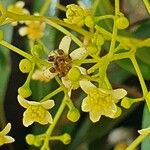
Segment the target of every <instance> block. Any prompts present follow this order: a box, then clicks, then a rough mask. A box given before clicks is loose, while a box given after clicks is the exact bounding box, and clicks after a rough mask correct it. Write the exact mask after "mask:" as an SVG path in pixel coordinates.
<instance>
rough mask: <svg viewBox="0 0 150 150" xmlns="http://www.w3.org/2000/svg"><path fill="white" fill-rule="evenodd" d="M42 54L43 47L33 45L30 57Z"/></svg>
mask: <svg viewBox="0 0 150 150" xmlns="http://www.w3.org/2000/svg"><path fill="white" fill-rule="evenodd" d="M43 52H44V51H43V46H42V45H41V44H35V45H34V46H33V48H32V49H31V53H32V55H33V56H36V57H40V56H43Z"/></svg>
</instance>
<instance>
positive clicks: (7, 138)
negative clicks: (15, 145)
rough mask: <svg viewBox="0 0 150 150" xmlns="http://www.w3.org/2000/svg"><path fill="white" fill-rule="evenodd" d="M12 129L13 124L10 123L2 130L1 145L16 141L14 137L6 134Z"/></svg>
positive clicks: (0, 134) (0, 135)
mask: <svg viewBox="0 0 150 150" xmlns="http://www.w3.org/2000/svg"><path fill="white" fill-rule="evenodd" d="M10 129H11V124H10V123H8V124H7V125H6V127H5V128H4V129H3V130H2V131H1V132H0V146H2V145H3V144H7V143H12V142H14V141H15V140H14V138H12V137H11V136H7V135H6V134H7V133H9V131H10Z"/></svg>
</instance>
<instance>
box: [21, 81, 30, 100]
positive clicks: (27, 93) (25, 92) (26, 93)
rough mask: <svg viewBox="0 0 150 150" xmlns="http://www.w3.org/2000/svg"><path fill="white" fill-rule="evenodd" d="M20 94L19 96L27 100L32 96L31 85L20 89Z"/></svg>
mask: <svg viewBox="0 0 150 150" xmlns="http://www.w3.org/2000/svg"><path fill="white" fill-rule="evenodd" d="M18 93H19V95H21V96H22V97H23V98H27V97H29V96H31V94H32V91H31V89H30V87H29V85H26V84H24V85H23V86H21V87H20V88H19V89H18Z"/></svg>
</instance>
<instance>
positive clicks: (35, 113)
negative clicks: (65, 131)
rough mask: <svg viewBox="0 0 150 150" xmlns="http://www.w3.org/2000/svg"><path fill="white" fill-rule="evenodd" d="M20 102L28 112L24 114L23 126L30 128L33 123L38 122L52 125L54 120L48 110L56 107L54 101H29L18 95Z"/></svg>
mask: <svg viewBox="0 0 150 150" xmlns="http://www.w3.org/2000/svg"><path fill="white" fill-rule="evenodd" d="M18 101H19V103H20V105H21V106H22V107H24V108H26V109H27V110H26V111H25V112H24V114H23V124H24V126H26V127H28V126H29V125H31V124H32V123H33V122H38V123H40V124H43V125H45V124H47V123H52V122H53V119H52V116H51V114H50V113H49V111H48V109H51V108H52V107H53V106H54V101H53V100H47V101H44V102H35V101H28V100H26V99H24V98H23V97H21V96H20V95H18Z"/></svg>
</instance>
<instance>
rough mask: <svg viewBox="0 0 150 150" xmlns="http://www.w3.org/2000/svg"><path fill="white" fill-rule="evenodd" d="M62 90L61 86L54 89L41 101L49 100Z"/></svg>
mask: <svg viewBox="0 0 150 150" xmlns="http://www.w3.org/2000/svg"><path fill="white" fill-rule="evenodd" d="M61 91H62V88H61V87H59V88H57V89H56V90H54V91H53V92H52V93H49V94H48V95H46V96H45V97H44V98H43V99H42V100H41V102H43V101H46V100H48V99H49V98H51V97H53V96H55V95H56V94H58V93H59V92H61Z"/></svg>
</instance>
